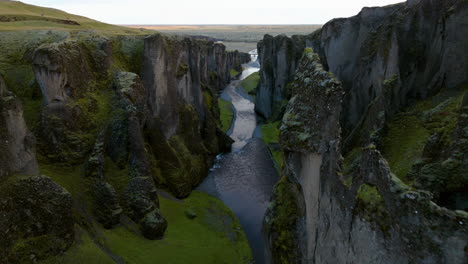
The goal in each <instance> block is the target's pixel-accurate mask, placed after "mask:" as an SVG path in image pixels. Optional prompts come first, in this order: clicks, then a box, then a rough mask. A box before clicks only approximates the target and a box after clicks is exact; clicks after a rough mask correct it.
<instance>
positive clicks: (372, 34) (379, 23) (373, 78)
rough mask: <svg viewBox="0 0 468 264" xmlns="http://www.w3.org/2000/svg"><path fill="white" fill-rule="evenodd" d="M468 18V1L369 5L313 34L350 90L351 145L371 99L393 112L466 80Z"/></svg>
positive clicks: (346, 129)
mask: <svg viewBox="0 0 468 264" xmlns="http://www.w3.org/2000/svg"><path fill="white" fill-rule="evenodd" d="M467 17H468V4H467V2H466V1H461V0H449V1H436V0H416V1H408V2H406V3H400V4H395V5H390V6H386V7H375V8H364V9H363V10H362V11H361V12H360V13H359V14H358V15H356V16H354V17H351V18H346V19H334V20H332V21H330V22H328V23H327V24H325V25H324V26H323V27H322V29H320V30H319V31H317V32H314V33H313V34H311V35H310V36H308V40H307V46H312V47H313V48H314V50H315V52H317V53H318V54H319V55H320V57H321V60H322V62H323V64H324V65H325V68H326V69H327V70H329V71H330V72H333V73H334V74H335V75H336V77H337V78H338V79H339V80H340V81H341V82H342V83H343V87H344V89H345V92H346V95H345V97H344V104H343V107H344V111H345V112H346V113H347V114H346V115H344V116H342V118H343V120H342V127H343V133H344V136H345V137H344V139H345V142H344V144H345V145H344V146H345V148H348V147H349V146H350V145H353V143H354V142H353V141H355V140H356V135H355V134H358V133H357V131H356V130H362V125H363V120H365V119H366V118H370V116H372V115H373V114H374V113H373V112H374V111H375V110H371V108H372V102H375V101H378V103H377V104H381V105H382V106H380V108H381V110H382V111H384V114H385V118H389V117H390V116H392V115H393V114H395V113H397V112H399V111H400V110H401V109H402V108H403V107H405V106H407V105H408V104H411V103H413V102H414V101H415V100H417V99H422V98H426V97H428V96H430V95H433V94H435V93H437V92H439V91H440V90H441V89H448V90H453V89H457V88H459V87H460V85H462V84H463V83H466V82H467V79H468V53H467V52H466V35H467V34H468V30H467V23H468V20H467V19H466V18H467ZM379 111H380V110H379ZM368 116H369V117H368ZM371 119H372V118H371ZM378 122H380V121H379V120H375V119H372V120H368V123H374V124H375V123H378ZM353 131H356V132H354V134H353ZM349 136H351V137H349Z"/></svg>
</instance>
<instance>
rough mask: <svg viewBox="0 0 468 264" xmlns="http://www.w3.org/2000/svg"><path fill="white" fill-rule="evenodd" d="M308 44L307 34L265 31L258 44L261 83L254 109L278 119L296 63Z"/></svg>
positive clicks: (264, 115) (266, 116)
mask: <svg viewBox="0 0 468 264" xmlns="http://www.w3.org/2000/svg"><path fill="white" fill-rule="evenodd" d="M304 48H305V41H304V38H303V37H301V36H294V37H292V38H288V37H286V36H285V35H279V36H276V37H272V36H270V35H265V37H264V38H263V40H262V41H260V42H259V43H258V45H257V49H258V60H259V62H260V65H261V66H262V67H261V68H260V85H259V87H258V88H257V97H256V100H255V111H256V112H257V113H258V114H260V115H261V116H262V117H264V118H266V119H268V118H272V119H278V118H279V117H280V114H281V111H284V107H285V105H286V102H287V101H286V98H288V97H289V95H288V91H287V84H288V83H289V82H291V81H292V79H293V75H294V72H295V71H296V67H297V63H298V61H299V59H300V58H301V56H302V51H303V50H304Z"/></svg>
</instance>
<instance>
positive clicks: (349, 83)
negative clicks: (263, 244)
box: [260, 0, 468, 263]
mask: <svg viewBox="0 0 468 264" xmlns="http://www.w3.org/2000/svg"><path fill="white" fill-rule="evenodd" d="M467 12H468V6H467V3H466V1H429V0H428V1H408V2H406V3H401V4H396V5H391V6H387V7H382V8H364V9H363V11H362V12H361V13H359V14H358V15H357V16H355V17H351V18H346V19H336V20H332V21H331V22H329V23H327V24H325V25H324V26H323V28H322V29H320V30H319V31H316V32H314V33H313V34H311V35H308V36H304V37H303V38H300V37H295V38H294V41H299V44H297V46H300V45H304V46H306V47H310V48H312V49H313V51H312V49H306V51H305V53H304V54H303V56H302V58H301V59H298V60H296V58H292V59H291V60H292V61H291V62H290V63H289V64H290V65H292V64H295V65H298V66H296V71H295V73H294V74H291V72H290V71H289V70H286V69H282V73H283V74H290V76H289V77H288V78H290V79H292V80H293V81H292V82H290V83H288V84H287V85H286V86H288V87H289V91H290V94H289V96H290V97H285V98H284V99H290V100H289V103H288V105H287V107H286V110H285V112H284V115H283V118H282V123H281V147H282V150H283V151H284V154H285V163H286V166H285V169H284V170H283V172H282V174H283V178H282V179H281V181H280V182H279V183H278V184H277V186H276V187H275V191H274V193H273V197H272V202H271V205H270V207H269V210H268V212H267V214H266V216H265V226H264V228H265V233H266V237H267V239H268V240H269V244H270V250H271V252H272V261H273V263H465V262H466V261H467V256H466V246H467V244H468V241H467V239H466V237H468V236H467V234H468V229H467V226H466V223H467V222H468V215H467V213H466V210H467V206H466V201H468V199H467V197H466V186H467V178H466V175H468V174H467V173H468V166H467V165H468V164H467V159H466V153H467V144H466V142H467V141H466V137H467V136H468V135H467V134H466V133H463V132H462V130H463V129H466V114H465V112H466V100H467V97H468V96H467V95H466V87H467V83H468V76H467V72H468V71H467V67H468V56H467V54H466V52H464V46H465V44H466V37H465V36H466V30H464V29H462V28H466V26H465V25H466V23H467V22H468V21H467V19H466V17H468V16H467ZM266 38H269V37H266ZM282 52H283V53H284V52H285V50H283V51H282ZM314 52H315V53H314ZM276 56H278V54H272V55H271V58H270V59H272V60H273V59H275V57H276ZM265 60H266V58H263V59H262V61H265ZM294 60H296V61H294ZM322 65H323V66H322ZM262 67H264V66H263V65H262ZM265 67H266V68H268V67H269V64H266V66H265ZM277 70H279V68H276V69H274V70H273V71H270V72H275V71H277ZM262 74H268V71H265V70H263V71H262ZM275 76H282V75H281V74H277V73H274V74H270V75H269V76H268V77H267V79H268V78H272V79H274V78H275ZM280 78H281V79H284V78H283V77H280ZM261 81H262V82H264V78H262V80H261ZM260 87H262V84H261V85H260ZM288 231H289V232H288ZM291 231H292V232H291Z"/></svg>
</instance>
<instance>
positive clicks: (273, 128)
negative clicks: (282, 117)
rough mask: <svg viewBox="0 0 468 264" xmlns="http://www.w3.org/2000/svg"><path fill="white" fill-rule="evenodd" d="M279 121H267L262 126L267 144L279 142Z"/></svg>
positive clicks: (263, 136)
mask: <svg viewBox="0 0 468 264" xmlns="http://www.w3.org/2000/svg"><path fill="white" fill-rule="evenodd" d="M279 124H280V122H279V121H276V122H274V123H266V124H264V125H262V126H261V131H262V140H263V142H265V144H266V145H269V144H272V143H278V142H279V135H280V131H279Z"/></svg>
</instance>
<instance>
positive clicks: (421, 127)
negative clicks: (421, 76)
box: [382, 89, 466, 184]
mask: <svg viewBox="0 0 468 264" xmlns="http://www.w3.org/2000/svg"><path fill="white" fill-rule="evenodd" d="M465 91H466V89H465ZM463 94H464V93H463V92H461V93H460V94H458V95H456V96H453V95H452V96H449V97H447V96H443V95H439V96H434V97H431V98H428V99H426V100H423V101H421V102H419V103H417V104H416V105H415V106H413V107H410V108H409V109H406V110H405V111H403V112H402V113H399V114H397V115H396V116H395V117H394V118H393V119H392V120H391V121H390V122H388V124H387V126H388V131H387V133H386V135H385V136H384V137H383V140H382V143H383V149H382V154H383V155H384V157H385V158H386V159H387V161H388V163H389V165H390V168H391V170H392V172H393V173H395V174H396V176H398V177H399V178H400V179H401V180H402V181H403V182H404V183H406V184H411V182H410V181H409V180H408V178H407V174H408V172H409V171H410V169H411V167H412V166H413V164H415V163H416V162H418V161H419V160H421V156H422V153H423V150H424V146H425V144H426V142H427V139H428V138H429V136H430V135H432V134H433V133H441V135H442V140H443V141H444V142H445V143H447V141H449V140H450V138H451V134H452V132H453V130H454V129H455V126H456V122H457V112H458V111H459V108H460V105H461V101H462V98H463Z"/></svg>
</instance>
